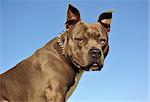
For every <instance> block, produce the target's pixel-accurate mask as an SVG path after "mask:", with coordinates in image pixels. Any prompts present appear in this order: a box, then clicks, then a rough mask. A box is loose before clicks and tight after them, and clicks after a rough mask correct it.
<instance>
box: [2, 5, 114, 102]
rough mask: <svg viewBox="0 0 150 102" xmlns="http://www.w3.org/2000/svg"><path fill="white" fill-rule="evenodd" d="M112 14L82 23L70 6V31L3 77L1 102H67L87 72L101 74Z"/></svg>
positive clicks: (68, 24)
mask: <svg viewBox="0 0 150 102" xmlns="http://www.w3.org/2000/svg"><path fill="white" fill-rule="evenodd" d="M111 18H112V12H111V11H108V12H104V13H102V14H100V16H99V17H98V21H97V23H85V22H82V21H81V18H80V12H79V11H78V9H77V8H75V7H73V6H72V5H69V7H68V11H67V21H66V23H65V25H66V31H65V32H63V33H62V34H61V35H60V36H59V37H56V38H54V39H53V40H51V41H50V42H48V43H47V44H46V45H45V46H44V47H42V48H40V49H39V50H37V51H36V52H35V53H34V54H33V55H32V56H31V57H29V58H27V59H25V60H23V61H22V62H20V63H19V64H17V65H16V66H15V67H13V68H11V69H10V70H8V71H7V72H5V73H3V74H1V75H0V102H65V101H66V100H67V99H68V97H69V96H70V95H71V94H72V93H73V91H74V89H75V88H76V86H77V84H78V82H79V80H80V77H81V76H82V74H83V72H84V71H100V70H101V68H102V67H103V63H104V59H105V57H106V56H107V54H108V50H109V45H108V33H109V31H110V24H111Z"/></svg>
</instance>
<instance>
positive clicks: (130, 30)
mask: <svg viewBox="0 0 150 102" xmlns="http://www.w3.org/2000/svg"><path fill="white" fill-rule="evenodd" d="M68 3H71V4H73V5H74V6H75V7H77V8H78V9H79V10H80V14H81V19H82V21H85V22H91V23H96V21H97V18H98V16H99V15H100V13H102V12H103V11H105V10H109V9H115V12H114V14H113V19H112V27H111V32H110V33H109V43H110V52H109V55H108V56H107V58H106V60H105V65H104V68H103V69H102V71H100V72H86V73H85V74H84V75H83V77H82V78H81V81H80V83H79V85H78V87H77V89H76V90H75V92H74V93H73V95H72V96H71V97H70V99H69V100H68V102H148V97H150V95H148V0H111V1H110V0H91V1H90V0H82V1H75V0H73V1H69V0H68V1H65V0H55V1H54V0H53V1H52V0H1V1H0V73H3V72H4V71H6V70H8V69H10V68H12V67H13V66H15V65H16V64H17V63H18V62H20V61H22V60H23V59H25V58H27V57H29V56H31V55H32V54H33V53H34V52H35V51H36V50H37V49H39V48H41V47H42V46H44V45H45V44H46V43H47V42H48V41H49V40H51V39H52V38H53V37H56V36H58V34H59V32H61V31H63V30H65V26H64V23H65V20H66V11H67V6H68Z"/></svg>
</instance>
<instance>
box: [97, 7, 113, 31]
mask: <svg viewBox="0 0 150 102" xmlns="http://www.w3.org/2000/svg"><path fill="white" fill-rule="evenodd" d="M113 12H114V11H113V10H109V11H106V12H103V13H102V14H101V15H100V16H99V18H98V22H99V23H100V24H101V25H102V26H104V27H105V28H106V29H107V31H108V32H109V31H110V24H111V19H112V13H113Z"/></svg>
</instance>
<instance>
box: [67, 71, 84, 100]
mask: <svg viewBox="0 0 150 102" xmlns="http://www.w3.org/2000/svg"><path fill="white" fill-rule="evenodd" d="M83 72H84V71H83V70H79V73H77V74H76V76H75V83H74V85H73V86H72V87H71V88H70V89H69V91H68V92H67V95H66V101H67V99H68V98H69V97H70V96H71V95H72V93H73V91H74V90H75V89H76V87H77V85H78V83H79V80H80V78H81V76H82V74H83Z"/></svg>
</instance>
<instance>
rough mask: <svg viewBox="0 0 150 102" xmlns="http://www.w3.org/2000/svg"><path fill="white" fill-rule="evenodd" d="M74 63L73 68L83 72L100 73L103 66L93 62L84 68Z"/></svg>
mask: <svg viewBox="0 0 150 102" xmlns="http://www.w3.org/2000/svg"><path fill="white" fill-rule="evenodd" d="M74 62H75V66H76V67H77V68H78V69H82V70H85V71H101V69H102V67H103V64H99V63H97V62H93V63H91V64H89V65H87V66H86V67H82V66H81V65H79V64H78V63H77V62H76V61H74Z"/></svg>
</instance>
